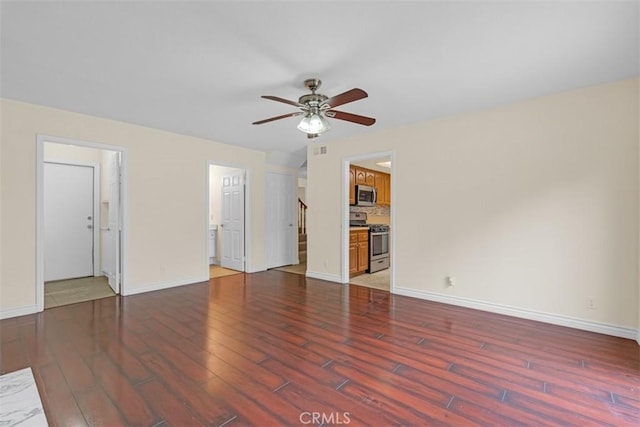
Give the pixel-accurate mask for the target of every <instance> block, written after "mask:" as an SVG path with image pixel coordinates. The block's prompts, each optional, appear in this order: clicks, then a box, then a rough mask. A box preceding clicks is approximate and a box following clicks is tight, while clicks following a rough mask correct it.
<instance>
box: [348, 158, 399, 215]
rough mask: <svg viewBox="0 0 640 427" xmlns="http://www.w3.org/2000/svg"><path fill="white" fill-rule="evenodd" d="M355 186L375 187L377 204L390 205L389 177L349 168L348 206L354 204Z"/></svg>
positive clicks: (357, 167) (385, 174) (368, 170)
mask: <svg viewBox="0 0 640 427" xmlns="http://www.w3.org/2000/svg"><path fill="white" fill-rule="evenodd" d="M356 185H368V186H370V187H375V189H376V191H377V193H378V200H377V204H378V205H380V206H390V205H391V175H389V174H388V173H384V172H377V171H373V170H370V169H366V168H362V167H359V166H351V167H349V204H350V205H355V204H356Z"/></svg>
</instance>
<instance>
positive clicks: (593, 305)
mask: <svg viewBox="0 0 640 427" xmlns="http://www.w3.org/2000/svg"><path fill="white" fill-rule="evenodd" d="M587 308H588V309H589V310H595V309H596V300H595V298H593V297H587Z"/></svg>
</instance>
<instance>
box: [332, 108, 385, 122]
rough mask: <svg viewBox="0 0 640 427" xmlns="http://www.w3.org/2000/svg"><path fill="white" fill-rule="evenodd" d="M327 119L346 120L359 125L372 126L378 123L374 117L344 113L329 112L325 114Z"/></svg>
mask: <svg viewBox="0 0 640 427" xmlns="http://www.w3.org/2000/svg"><path fill="white" fill-rule="evenodd" d="M324 114H325V115H326V116H327V117H331V118H334V119H339V120H346V121H348V122H353V123H357V124H359V125H364V126H371V125H372V124H374V123H375V122H376V119H374V118H372V117H365V116H359V115H357V114H351V113H345V112H343V111H336V110H327V111H325V113H324Z"/></svg>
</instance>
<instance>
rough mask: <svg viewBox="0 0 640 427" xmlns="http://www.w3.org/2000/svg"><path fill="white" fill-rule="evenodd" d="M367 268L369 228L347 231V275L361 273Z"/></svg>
mask: <svg viewBox="0 0 640 427" xmlns="http://www.w3.org/2000/svg"><path fill="white" fill-rule="evenodd" d="M368 268H369V230H368V229H366V228H365V229H359V230H351V231H350V232H349V276H357V275H358V274H362V273H364V272H365V271H367V269H368Z"/></svg>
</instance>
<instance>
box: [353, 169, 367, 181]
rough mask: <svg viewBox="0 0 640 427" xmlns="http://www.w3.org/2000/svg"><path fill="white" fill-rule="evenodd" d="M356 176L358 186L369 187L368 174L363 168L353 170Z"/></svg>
mask: <svg viewBox="0 0 640 427" xmlns="http://www.w3.org/2000/svg"><path fill="white" fill-rule="evenodd" d="M353 170H354V172H355V175H356V185H367V173H366V172H365V170H364V169H362V168H357V167H354V168H353Z"/></svg>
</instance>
